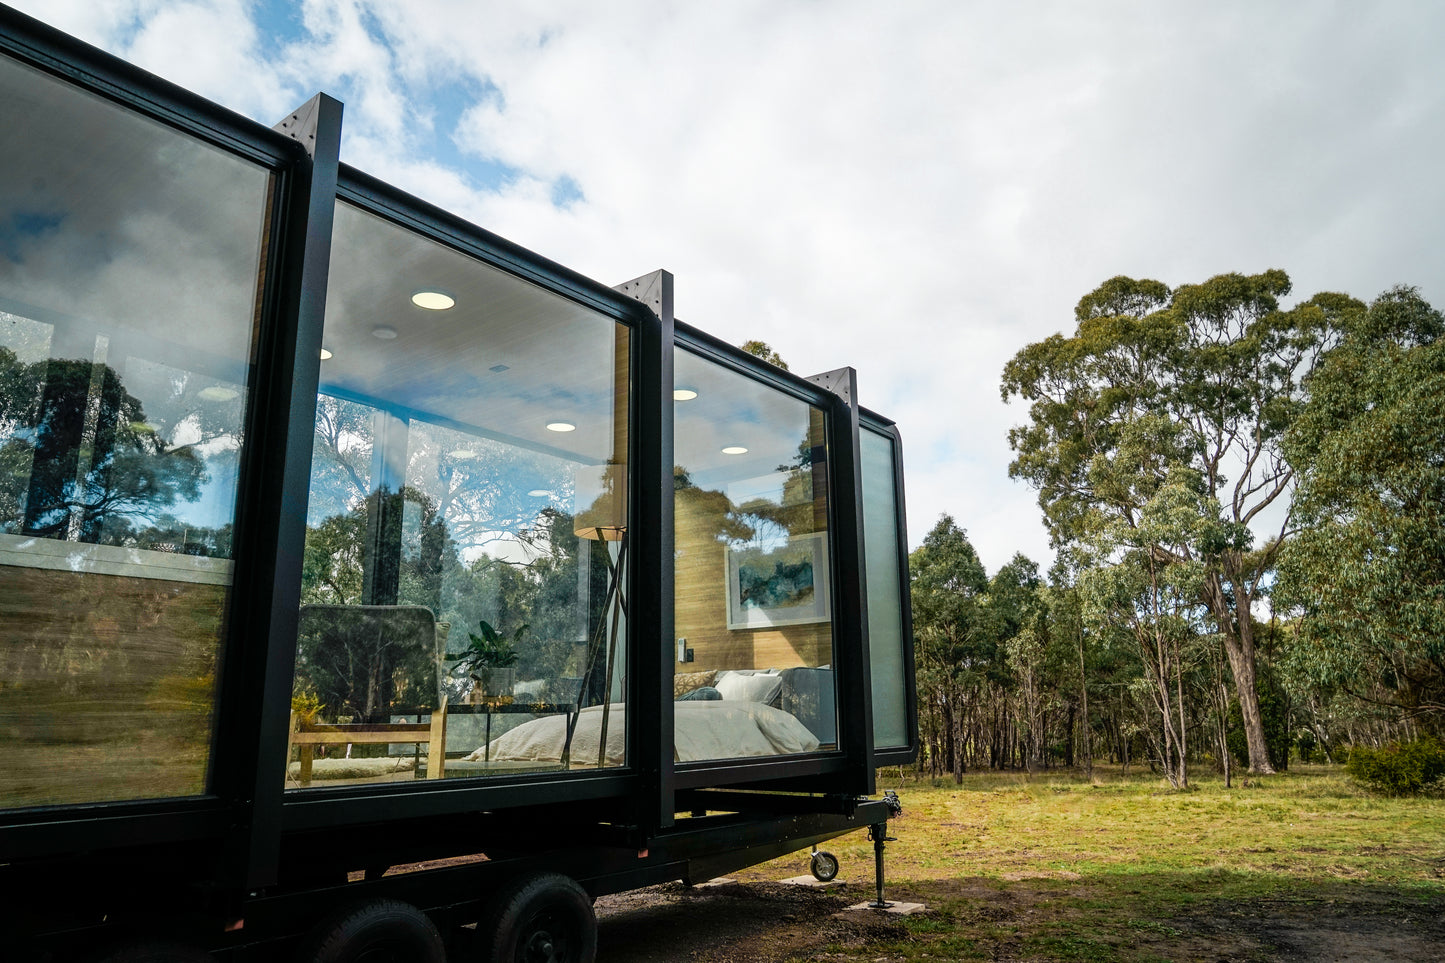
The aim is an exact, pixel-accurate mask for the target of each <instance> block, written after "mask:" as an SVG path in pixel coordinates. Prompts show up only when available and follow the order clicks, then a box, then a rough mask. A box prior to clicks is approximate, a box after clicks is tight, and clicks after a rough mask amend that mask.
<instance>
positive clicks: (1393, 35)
mask: <svg viewBox="0 0 1445 963" xmlns="http://www.w3.org/2000/svg"><path fill="white" fill-rule="evenodd" d="M21 6H22V8H29V9H31V10H33V11H37V15H39V16H41V17H42V18H44V19H48V20H50V21H51V22H54V23H56V24H57V25H59V26H62V27H64V28H67V29H71V30H75V31H81V32H82V35H84V36H86V37H87V38H88V39H92V40H94V41H95V42H98V43H101V44H105V45H108V46H111V47H112V49H116V50H117V51H118V52H120V53H122V54H123V55H130V56H135V57H143V58H144V59H145V66H147V67H148V68H149V69H152V70H155V71H156V72H158V73H161V74H162V75H165V76H168V77H171V78H172V79H176V80H178V81H180V82H182V83H186V84H189V85H193V86H195V87H196V88H197V89H199V90H200V91H201V92H202V93H205V94H206V95H207V96H211V97H213V98H215V99H218V100H220V101H221V102H222V103H225V104H227V105H228V106H232V107H235V108H237V109H240V110H243V111H246V112H248V113H252V114H253V116H256V117H257V119H259V120H262V121H264V122H266V123H270V122H271V121H272V120H274V118H275V117H277V116H279V115H280V114H281V113H282V112H284V111H285V110H286V109H288V108H289V107H290V106H292V105H294V104H295V103H299V102H301V101H303V100H305V99H306V98H307V97H309V96H310V94H311V93H312V92H314V91H315V90H317V89H326V90H328V91H331V92H334V93H336V94H337V95H338V96H340V97H341V98H342V99H343V100H345V101H346V104H347V113H346V130H347V135H346V136H347V140H346V144H345V147H346V150H347V152H348V160H349V162H351V163H353V164H355V165H356V166H359V167H361V168H363V169H366V170H368V171H370V172H372V173H374V174H376V175H378V176H380V177H382V178H383V179H386V180H390V181H393V182H395V183H397V184H398V185H399V186H402V187H403V188H405V189H407V190H411V191H413V192H415V193H418V194H420V195H421V196H423V197H426V198H427V199H429V200H432V201H434V202H436V203H438V204H440V205H441V206H443V207H445V208H448V209H450V210H454V211H456V212H458V213H460V214H462V215H463V216H466V217H468V218H471V219H473V220H475V221H476V222H477V223H479V224H481V225H482V226H484V227H487V228H489V229H491V230H494V231H496V232H498V233H500V234H502V235H503V236H506V237H509V238H511V239H513V240H516V241H517V242H519V243H522V244H524V245H526V246H528V247H532V248H534V249H535V250H538V251H539V252H541V253H543V254H545V255H546V256H548V257H551V258H553V259H555V260H558V261H561V262H562V263H564V264H567V265H569V266H571V267H574V268H576V269H578V270H580V271H582V272H583V273H585V274H589V275H591V276H593V277H597V278H599V279H601V280H605V281H609V282H615V281H621V280H625V279H627V278H631V277H634V276H636V275H638V274H642V273H645V272H647V271H649V270H652V269H654V268H657V267H666V268H668V269H669V270H671V271H673V272H674V273H675V274H676V276H677V283H678V301H677V304H678V311H679V313H680V314H681V315H682V316H683V318H684V319H686V320H688V321H690V322H692V323H694V324H697V325H699V326H700V327H703V328H704V329H706V330H709V331H711V332H714V333H716V334H718V335H719V336H721V337H724V338H726V339H728V340H730V341H734V342H738V341H742V340H744V339H746V338H751V337H756V338H761V339H763V340H766V341H768V342H769V343H770V344H772V345H773V346H774V347H775V348H777V349H778V350H779V351H780V352H781V353H782V354H783V356H784V357H786V358H787V359H788V361H789V362H790V364H792V366H793V368H794V369H795V370H799V371H803V372H808V371H814V370H825V369H829V368H833V367H838V366H840V365H844V364H852V365H854V366H855V367H857V368H858V369H859V379H860V390H861V391H862V393H863V400H864V403H865V404H867V405H869V406H870V407H873V408H875V409H877V410H878V411H880V412H882V413H884V414H887V415H890V416H892V417H895V418H897V419H898V421H899V423H900V427H901V429H902V431H903V433H904V438H905V443H906V445H907V448H906V454H907V461H908V469H909V471H908V484H909V491H908V493H909V515H910V519H911V522H912V524H911V528H912V538H913V541H914V542H917V541H918V540H919V539H921V537H922V535H923V534H924V533H925V532H926V531H927V529H928V528H929V527H931V526H932V524H933V522H934V521H935V520H936V519H937V517H938V515H939V514H940V513H943V512H948V513H951V514H953V515H954V516H955V517H956V519H957V520H958V522H959V524H961V525H963V526H964V527H966V528H968V529H969V531H970V533H971V536H972V538H973V540H974V542H975V544H976V546H977V547H978V549H979V552H980V555H981V556H982V557H983V559H984V561H985V563H986V564H987V565H988V567H989V569H990V570H991V571H992V570H995V569H997V568H998V566H1000V565H1002V564H1003V563H1004V562H1006V561H1007V560H1008V558H1009V557H1010V556H1011V555H1012V554H1013V552H1014V551H1015V550H1022V551H1024V552H1026V553H1027V554H1029V555H1031V556H1032V557H1034V558H1035V559H1036V560H1038V561H1040V562H1041V564H1043V565H1045V566H1046V565H1047V559H1048V555H1049V553H1048V549H1047V544H1046V539H1045V536H1044V534H1043V532H1042V529H1041V527H1040V525H1039V523H1038V509H1037V507H1036V505H1035V504H1034V498H1033V494H1032V493H1031V492H1029V491H1027V490H1026V489H1024V488H1023V487H1022V486H1019V485H1016V484H1015V483H1013V482H1010V481H1009V480H1008V477H1007V465H1008V462H1009V460H1010V452H1009V451H1008V446H1007V441H1006V431H1007V428H1008V426H1009V425H1010V424H1012V423H1015V422H1017V421H1019V420H1021V419H1022V418H1023V417H1024V414H1025V413H1024V412H1023V410H1022V409H1021V408H1020V407H1019V406H1014V407H1013V408H1006V407H1005V406H1003V405H1002V403H1001V402H1000V400H999V396H998V381H999V374H1000V371H1001V369H1002V367H1003V364H1004V363H1005V362H1006V361H1007V360H1008V358H1009V357H1011V356H1012V354H1013V353H1014V352H1015V351H1017V350H1018V349H1019V348H1020V347H1022V346H1023V345H1024V344H1025V343H1027V342H1029V341H1033V340H1037V339H1039V338H1042V337H1044V336H1047V335H1048V334H1050V333H1052V332H1054V331H1059V330H1064V329H1066V328H1068V327H1069V326H1070V325H1071V321H1072V308H1073V305H1074V304H1075V302H1077V300H1078V299H1079V297H1080V296H1082V295H1083V294H1085V293H1086V292H1088V291H1089V290H1091V289H1092V288H1093V287H1095V286H1096V285H1097V284H1098V283H1100V282H1101V281H1103V280H1105V279H1106V278H1108V277H1111V276H1113V275H1115V274H1120V273H1124V274H1131V275H1134V276H1150V277H1157V278H1159V279H1160V280H1163V281H1166V282H1168V283H1171V284H1179V283H1184V282H1192V281H1200V280H1204V279H1205V278H1207V277H1209V276H1211V275H1213V274H1215V273H1219V272H1222V271H1232V270H1243V271H1257V270H1262V269H1264V268H1268V267H1283V268H1285V269H1286V270H1288V271H1289V272H1290V273H1291V276H1292V277H1293V278H1294V279H1295V282H1296V293H1297V294H1299V295H1301V296H1308V295H1309V294H1311V293H1313V292H1314V291H1316V290H1320V289H1335V290H1347V291H1349V292H1351V293H1353V294H1356V295H1357V296H1360V297H1366V298H1368V297H1371V296H1373V295H1374V294H1375V293H1378V291H1380V290H1381V289H1383V288H1385V287H1387V286H1389V285H1390V284H1393V283H1396V282H1399V281H1405V282H1411V283H1415V284H1418V285H1420V286H1421V287H1422V289H1423V291H1424V293H1425V295H1426V296H1427V297H1429V298H1431V299H1432V300H1434V301H1435V302H1436V303H1445V268H1442V266H1441V263H1440V260H1439V256H1438V251H1439V250H1440V249H1441V246H1442V245H1441V241H1442V240H1445V238H1442V235H1445V227H1442V225H1445V217H1442V216H1441V215H1442V207H1445V182H1442V181H1441V179H1440V178H1439V177H1438V176H1437V174H1436V173H1435V171H1434V168H1435V166H1436V164H1438V160H1437V158H1438V157H1440V156H1441V155H1442V153H1445V151H1442V147H1445V82H1442V81H1445V77H1442V72H1445V68H1442V66H1441V65H1440V62H1439V58H1438V56H1437V53H1436V51H1435V49H1434V47H1435V43H1434V39H1435V38H1437V37H1438V36H1440V34H1441V32H1442V27H1445V24H1442V22H1441V21H1442V19H1445V9H1442V8H1438V7H1436V6H1433V5H1430V4H1424V3H1420V4H1399V5H1391V6H1389V7H1384V8H1375V7H1370V8H1365V7H1356V6H1353V5H1308V6H1291V7H1282V6H1278V7H1277V6H1260V5H1255V4H1245V3H1232V4H1215V5H1211V6H1209V7H1208V8H1199V9H1196V10H1191V11H1181V10H1178V9H1175V8H1168V7H1158V6H1139V5H1126V4H1103V5H1096V4H1091V5H1087V6H1081V5H1078V4H1072V3H1042V4H1028V5H1024V4H1016V5H1010V6H999V7H993V8H990V7H986V6H980V5H974V4H959V3H953V2H948V0H936V2H925V0H913V2H905V3H899V4H892V5H881V4H877V3H871V2H861V0H841V2H833V3H828V4H817V3H811V2H801V0H799V2H762V0H751V2H739V3H726V4H721V3H710V4H672V3H663V2H661V0H655V2H650V0H634V2H626V3H624V2H618V3H611V4H596V3H592V2H584V0H572V2H569V3H562V4H548V5H545V6H543V5H504V4H478V3H475V2H473V0H407V2H404V3H403V2H401V0H392V2H376V3H364V2H362V0H307V2H306V3H305V5H304V7H303V8H302V14H303V22H304V25H305V27H306V29H307V30H308V31H309V33H308V34H307V36H306V37H304V38H303V39H301V40H299V41H291V42H288V43H285V44H278V43H275V42H272V41H271V40H269V39H268V38H267V37H266V36H265V35H264V28H263V29H262V30H261V31H258V30H256V29H255V28H254V27H251V26H248V24H247V18H248V16H249V17H250V18H252V19H254V17H255V16H256V14H257V10H258V8H257V7H255V6H253V5H243V4H242V3H241V0H232V2H228V0H211V2H210V3H201V2H193V3H184V4H183V3H169V2H163V0H148V2H131V3H114V2H103V0H46V2H45V3H44V4H43V5H42V4H41V3H39V2H33V3H22V4H21ZM85 31H89V33H85ZM458 100H460V104H453V105H452V107H453V108H455V109H451V108H447V107H446V105H447V104H448V103H450V102H453V101H458ZM460 108H465V109H464V110H462V109H460ZM454 115H459V117H460V122H459V124H458V125H457V126H456V128H455V130H449V129H447V125H448V124H450V123H451V119H452V117H453V116H454ZM433 138H440V140H434V139H433ZM438 144H439V145H441V147H442V148H445V150H441V151H440V152H439V154H433V153H432V148H431V147H429V146H428V145H438ZM453 145H454V146H453ZM457 150H459V151H461V152H462V154H461V155H457V154H456V153H453V151H457ZM441 155H445V156H441ZM459 156H460V159H459ZM494 162H500V163H502V164H504V165H507V166H508V167H510V168H514V169H516V170H517V171H519V172H520V173H519V175H518V176H516V177H515V178H514V179H512V180H510V181H508V182H507V183H506V184H504V185H503V186H502V187H501V188H500V189H497V190H488V189H480V188H483V187H484V186H485V185H484V183H483V182H484V180H485V178H484V177H483V176H482V175H480V174H478V173H477V172H478V171H480V170H482V169H483V168H484V167H485V166H486V164H487V163H494ZM562 178H570V179H571V180H572V181H575V183H576V185H577V186H578V187H579V188H580V190H581V192H582V199H581V200H579V201H577V202H576V203H574V204H572V205H571V206H569V207H568V208H566V209H558V208H556V207H554V206H553V205H552V204H551V197H552V191H553V188H554V187H555V186H556V185H557V183H558V182H559V181H560V180H561V179H562Z"/></svg>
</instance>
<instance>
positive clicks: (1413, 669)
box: [1276, 288, 1445, 732]
mask: <svg viewBox="0 0 1445 963" xmlns="http://www.w3.org/2000/svg"><path fill="white" fill-rule="evenodd" d="M1309 389H1310V399H1309V403H1308V404H1307V405H1306V406H1305V409H1304V411H1303V413H1302V414H1301V416H1300V417H1299V418H1298V419H1297V420H1296V421H1295V422H1294V425H1293V427H1292V428H1291V430H1290V432H1289V434H1288V435H1287V437H1286V445H1285V450H1286V452H1287V454H1289V455H1290V457H1291V458H1292V459H1293V461H1294V463H1295V464H1296V465H1298V466H1299V470H1300V473H1301V475H1300V485H1299V489H1298V497H1297V500H1296V504H1297V510H1298V512H1299V513H1300V515H1301V517H1302V519H1303V521H1304V522H1305V523H1306V524H1305V526H1304V529H1303V531H1301V533H1300V535H1299V537H1298V538H1296V539H1295V540H1294V542H1293V543H1292V544H1291V545H1290V546H1289V547H1288V548H1287V550H1286V551H1285V553H1284V554H1283V556H1282V558H1281V562H1280V575H1279V584H1278V586H1277V589H1276V601H1277V603H1278V605H1279V606H1280V607H1281V608H1284V609H1286V610H1290V611H1294V612H1297V613H1298V619H1297V620H1296V623H1295V624H1296V625H1297V627H1298V628H1299V631H1300V634H1301V642H1302V645H1300V646H1299V647H1297V648H1296V650H1295V654H1296V656H1297V658H1296V660H1295V661H1296V663H1297V668H1298V669H1299V670H1300V671H1303V672H1305V673H1307V674H1308V675H1309V676H1310V678H1311V679H1312V680H1313V681H1314V682H1316V683H1317V684H1320V685H1322V686H1324V687H1326V689H1329V688H1334V687H1339V688H1342V689H1343V690H1344V691H1346V692H1349V693H1351V694H1352V695H1354V696H1356V697H1357V698H1360V699H1362V700H1365V701H1367V702H1373V703H1376V704H1383V705H1385V706H1387V707H1393V708H1395V709H1397V710H1403V712H1404V713H1405V715H1406V717H1407V718H1409V719H1412V720H1414V722H1415V723H1416V724H1417V725H1419V726H1422V727H1424V728H1426V729H1429V730H1432V731H1435V732H1445V588H1442V587H1445V405H1442V399H1445V316H1442V314H1441V312H1439V311H1437V310H1435V309H1434V308H1432V307H1431V306H1430V305H1429V304H1428V303H1427V302H1426V301H1425V300H1424V299H1423V298H1421V297H1420V295H1419V293H1418V292H1417V291H1415V290H1414V289H1413V288H1395V289H1393V290H1391V291H1387V292H1385V293H1384V294H1382V295H1381V296H1380V297H1379V298H1377V299H1376V300H1375V301H1374V302H1373V303H1372V304H1370V306H1369V307H1368V309H1366V308H1365V307H1364V305H1359V306H1358V307H1357V310H1355V311H1354V312H1352V313H1351V315H1350V316H1349V323H1348V325H1347V326H1346V333H1345V337H1344V339H1343V341H1342V343H1341V344H1340V345H1339V346H1338V347H1337V348H1335V349H1334V350H1333V351H1331V352H1330V354H1329V355H1328V357H1326V358H1325V360H1324V361H1323V362H1322V363H1321V364H1320V366H1319V367H1318V368H1317V369H1316V371H1315V372H1314V373H1313V374H1312V375H1311V377H1310V379H1309Z"/></svg>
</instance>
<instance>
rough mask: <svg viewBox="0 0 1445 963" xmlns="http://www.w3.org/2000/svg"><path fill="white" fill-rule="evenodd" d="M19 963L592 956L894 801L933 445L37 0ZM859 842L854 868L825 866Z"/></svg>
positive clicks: (7, 139)
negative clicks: (666, 909)
mask: <svg viewBox="0 0 1445 963" xmlns="http://www.w3.org/2000/svg"><path fill="white" fill-rule="evenodd" d="M0 112H3V117H4V123H3V124H0V144H3V149H0V893H4V894H5V895H4V899H3V900H0V921H3V925H4V932H5V949H4V951H3V954H0V955H6V958H19V959H37V960H53V961H72V960H108V961H112V963H114V961H122V960H123V961H132V963H134V961H140V960H160V961H171V960H208V959H217V960H253V959H266V960H271V959H273V958H275V956H276V954H277V953H278V952H280V953H282V954H283V956H285V958H294V959H297V960H303V961H306V960H316V961H319V960H325V961H341V960H359V959H362V958H365V959H367V960H407V961H413V960H415V961H428V960H444V959H447V958H448V954H450V958H451V959H454V960H455V959H464V958H465V959H471V958H479V959H496V960H508V961H512V960H559V961H571V960H588V959H591V958H592V956H593V954H594V951H595V943H596V931H595V922H594V919H593V915H592V909H591V899H592V898H593V897H596V896H597V895H599V894H605V893H611V892H618V891H622V890H627V889H632V888H637V887H640V886H646V885H650V884H653V883H658V882H664V881H670V880H683V881H687V882H694V881H702V880H705V879H708V878H711V877H713V876H716V875H718V874H720V873H723V872H727V871H729V870H732V869H737V868H741V867H743V866H747V865H751V864H754V863H757V862H761V861H763V860H766V859H770V858H773V857H775V856H779V855H782V854H785V853H789V852H794V851H797V850H800V849H807V848H808V847H810V846H816V844H817V843H819V842H821V841H824V840H827V839H829V838H832V837H836V836H838V835H841V834H843V833H847V832H851V831H854V830H858V829H863V828H868V829H869V830H870V831H871V832H872V834H873V836H874V837H875V848H876V853H877V856H878V866H879V870H878V873H879V876H878V879H879V884H878V885H879V900H880V901H881V900H882V883H881V879H882V876H881V865H882V847H883V841H884V840H885V839H886V838H887V823H888V820H889V818H890V817H891V816H892V815H895V814H896V800H893V799H891V798H887V797H885V798H881V799H880V798H876V786H875V778H874V773H875V770H876V768H877V767H878V766H881V765H888V764H897V763H901V762H905V761H908V760H911V759H912V758H914V756H915V754H916V750H917V747H916V741H917V740H916V707H915V704H914V699H915V697H914V689H913V665H912V640H911V635H910V626H909V621H908V579H907V557H906V541H905V534H904V518H903V493H902V477H903V476H902V462H901V450H900V441H899V434H898V432H897V430H896V429H895V427H894V425H893V424H892V423H891V422H890V421H889V420H888V419H886V418H884V417H882V416H879V415H877V414H874V413H872V412H870V411H868V410H866V409H864V408H862V407H860V406H859V404H858V400H857V384H856V378H855V375H854V373H853V371H852V369H840V370H837V371H832V372H828V373H826V374H823V375H819V376H817V377H814V378H801V377H797V376H794V375H792V374H790V373H788V372H786V371H783V370H781V369H779V368H777V367H774V366H772V365H769V364H767V363H765V362H762V361H760V360H758V359H757V358H754V357H752V356H750V355H748V354H746V353H744V352H742V351H739V350H738V349H736V348H734V347H731V346H729V345H727V344H723V343H720V342H719V341H717V340H715V339H714V338H712V337H709V336H708V335H706V334H704V333H703V332H701V331H698V330H696V329H694V328H691V327H689V326H687V325H686V324H683V323H682V322H679V321H677V320H675V319H674V317H673V300H672V278H671V276H670V275H668V274H667V273H666V272H660V271H659V272H657V273H654V274H651V275H647V276H644V277H641V278H638V279H637V280H635V281H631V282H628V283H626V284H623V285H620V286H618V287H616V288H612V287H608V286H605V285H601V284H598V283H596V282H593V281H591V280H588V279H587V278H584V277H582V276H580V275H578V274H576V273H574V272H572V271H569V270H567V269H566V268H564V267H562V266H560V265H558V264H555V263H552V262H550V261H548V260H546V259H544V258H542V257H539V256H538V255H536V254H534V253H532V252H530V251H527V250H524V249H522V248H520V247H518V246H517V245H515V244H512V243H509V242H508V241H506V240H503V239H502V238H499V237H497V236H495V235H493V234H490V233H488V232H487V231H485V230H483V229H481V228H479V227H476V226H474V225H472V224H470V223H467V222H466V221H464V220H462V219H460V218H458V217H455V216H453V215H451V214H448V213H447V212H445V211H442V210H439V209H437V208H436V207H433V206H431V205H429V204H426V203H424V202H422V201H419V200H417V199H416V198H414V197H411V196H408V195H406V194H404V193H402V192H401V191H399V190H397V189H396V188H394V187H391V186H389V185H387V184H385V183H382V182H381V181H379V180H377V179H375V178H373V177H370V176H368V175H366V174H364V173H362V172H361V171H358V170H354V169H352V168H350V167H348V166H346V165H345V164H343V163H341V161H340V158H339V147H340V135H341V115H342V105H341V104H340V103H338V102H337V101H335V100H333V99H331V98H329V97H327V96H324V95H318V96H317V97H316V98H314V99H313V100H311V101H310V102H309V103H307V104H306V105H304V106H303V107H301V108H299V109H298V110H296V111H295V112H294V113H292V114H290V115H288V116H287V117H285V118H283V119H282V120H281V122H280V123H279V124H277V125H276V127H275V128H267V127H265V126H262V125H258V124H255V123H253V122H251V121H249V120H247V119H245V118H242V117H239V116H237V115H235V114H232V113H230V112H228V111H226V110H224V109H222V108H220V107H218V106H216V105H215V104H212V103H210V102H207V101H205V100H202V99H201V98H199V97H196V96H194V95H192V94H190V93H187V92H186V91H183V90H180V89H178V88H176V87H174V86H172V85H170V84H168V83H165V82H163V81H161V80H159V79H157V78H155V77H153V76H151V75H149V74H147V73H145V72H143V71H141V70H138V69H136V68H134V67H132V66H130V65H128V64H126V63H123V62H121V61H118V60H116V59H114V58H112V57H110V56H108V55H105V54H103V53H101V52H99V51H96V50H94V49H92V48H90V47H87V46H86V45H84V44H81V43H79V42H78V41H75V40H74V39H72V38H69V37H66V36H64V35H62V34H59V33H57V32H55V31H53V30H51V29H49V28H47V27H45V26H43V25H41V24H38V23H36V22H35V21H33V20H30V19H28V18H26V17H24V16H22V15H20V14H18V13H16V12H14V11H12V10H9V9H7V8H4V7H0ZM814 865H815V870H816V871H817V872H818V873H819V874H820V875H828V874H829V873H831V872H833V871H836V862H834V861H831V860H830V859H829V858H827V857H826V854H823V855H821V856H819V857H815V860H814Z"/></svg>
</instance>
